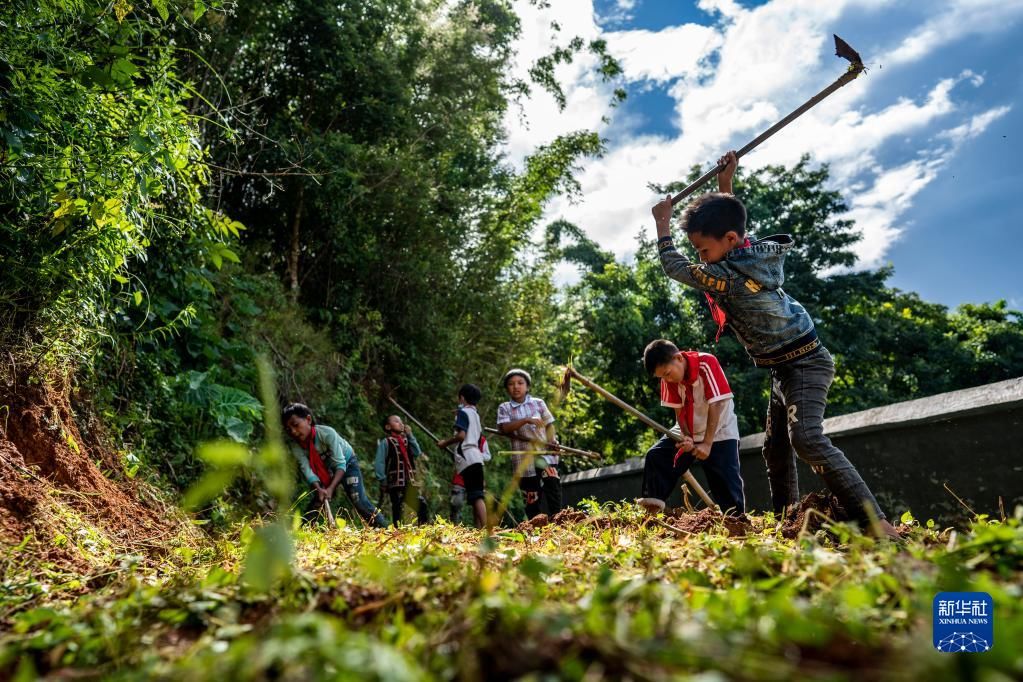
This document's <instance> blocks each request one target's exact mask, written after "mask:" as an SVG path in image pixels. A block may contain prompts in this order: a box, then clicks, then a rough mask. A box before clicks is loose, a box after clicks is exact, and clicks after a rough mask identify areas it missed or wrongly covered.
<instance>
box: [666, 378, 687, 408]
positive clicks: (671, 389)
mask: <svg viewBox="0 0 1023 682" xmlns="http://www.w3.org/2000/svg"><path fill="white" fill-rule="evenodd" d="M684 404H685V399H684V398H683V397H682V394H681V393H679V390H678V384H674V383H671V382H670V381H665V380H664V379H661V405H663V406H664V407H673V408H675V409H678V408H680V407H682V405H684Z"/></svg>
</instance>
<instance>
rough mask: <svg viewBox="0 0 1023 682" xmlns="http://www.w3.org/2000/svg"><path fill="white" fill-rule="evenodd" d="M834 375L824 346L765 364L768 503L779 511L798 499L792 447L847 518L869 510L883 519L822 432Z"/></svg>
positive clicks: (859, 480) (863, 516)
mask: <svg viewBox="0 0 1023 682" xmlns="http://www.w3.org/2000/svg"><path fill="white" fill-rule="evenodd" d="M834 378H835V361H834V360H833V359H832V357H831V353H829V352H828V351H827V349H825V348H824V347H821V348H820V350H818V351H815V352H813V353H811V354H810V355H807V356H805V357H802V358H799V359H798V360H794V361H793V362H790V363H788V364H785V365H781V366H779V367H774V368H772V369H771V403H770V405H769V406H768V408H767V428H766V429H765V439H764V463H765V464H767V478H768V480H769V481H770V483H771V503H772V504H773V506H774V511H775V513H776V514H780V513H782V512H783V511H784V510H785V507H787V506H788V505H791V504H795V503H797V502H799V481H798V479H797V476H796V459H795V456H794V455H793V450H795V454H797V455H799V458H800V459H801V460H803V461H804V462H806V463H807V464H809V465H810V468H811V469H813V471H814V473H816V474H817V475H819V476H820V477H821V478H823V479H824V483H825V485H827V486H828V489H829V490H830V491H831V492H832V493H834V495H835V497H837V498H838V501H839V502H841V503H842V506H843V507H845V510H846V511H847V512H848V513H849V514H850V515H851V516H852V517H853V518H855V519H857V520H860V521H868V520H869V519H870V514H874V515H875V517H876V518H878V519H883V518H885V516H884V514H883V513H881V508H880V507H879V506H878V505H877V500H875V499H874V495H873V493H871V492H870V489H869V488H867V484H866V483H864V482H863V478H862V477H861V476H860V474H859V472H858V471H856V467H854V466H853V465H852V463H851V462H850V461H849V460H848V459H846V456H845V454H843V452H842V451H841V450H839V449H838V448H836V447H835V446H834V445H832V443H831V440H830V439H828V437H827V436H825V435H824V425H823V422H824V408H825V406H826V405H827V402H828V388H829V387H830V386H831V381H832V380H833V379H834ZM868 509H869V510H870V511H867V510H868Z"/></svg>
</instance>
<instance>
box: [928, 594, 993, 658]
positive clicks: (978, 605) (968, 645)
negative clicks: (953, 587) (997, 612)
mask: <svg viewBox="0 0 1023 682" xmlns="http://www.w3.org/2000/svg"><path fill="white" fill-rule="evenodd" d="M994 607H995V604H994V600H993V599H991V595H990V594H988V593H987V592H939V593H938V594H937V596H935V597H934V630H933V641H934V648H935V649H937V650H938V651H941V652H944V653H948V654H952V653H971V654H979V653H984V652H985V651H990V650H991V647H993V646H994V645H995V618H994Z"/></svg>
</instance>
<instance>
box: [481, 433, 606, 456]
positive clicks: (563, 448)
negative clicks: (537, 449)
mask: <svg viewBox="0 0 1023 682" xmlns="http://www.w3.org/2000/svg"><path fill="white" fill-rule="evenodd" d="M483 430H484V431H486V432H487V433H494V434H497V435H498V436H503V437H505V438H508V439H511V436H509V435H508V434H507V433H503V432H501V431H499V430H498V429H495V428H494V427H492V426H484V427H483ZM531 442H533V443H534V444H536V445H542V446H544V447H545V448H553V447H554V445H555V444H554V443H548V442H547V441H542V440H534V441H531ZM557 446H558V451H559V452H555V453H554V454H559V453H561V454H567V455H579V456H580V457H589V458H590V459H602V458H603V457H604V455H602V454H600V453H599V452H594V451H593V450H580V449H579V448H572V447H569V446H567V445H562V444H561V443H558V444H557Z"/></svg>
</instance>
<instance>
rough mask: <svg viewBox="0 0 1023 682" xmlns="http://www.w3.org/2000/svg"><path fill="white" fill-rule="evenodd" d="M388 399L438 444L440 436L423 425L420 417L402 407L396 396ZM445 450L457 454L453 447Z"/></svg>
mask: <svg viewBox="0 0 1023 682" xmlns="http://www.w3.org/2000/svg"><path fill="white" fill-rule="evenodd" d="M387 399H388V400H390V401H391V404H392V405H394V406H395V407H397V408H398V409H399V410H401V411H402V414H404V415H405V416H406V417H408V418H409V420H410V421H411V422H412V423H413V424H415V425H416V426H418V427H419V428H421V429H422V430H423V433H425V434H426V435H427V436H429V437H430V438H432V439H433V443H434V445H436V444H437V441H439V440H440V438H438V437H437V436H435V435H433V434H432V433H430V429H428V428H426V427H425V426H423V422H421V421H419V420H418V419H416V418H415V417H413V416H412V413H411V412H409V411H408V410H406V409H405V408H404V407H402V406H401V405H400V404H398V401H397V400H395V399H394V398H392V397H391V396H387ZM445 451H446V452H450V453H451V454H452V455H454V454H455V451H454V450H453V449H452V448H450V447H449V448H446V450H445Z"/></svg>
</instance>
